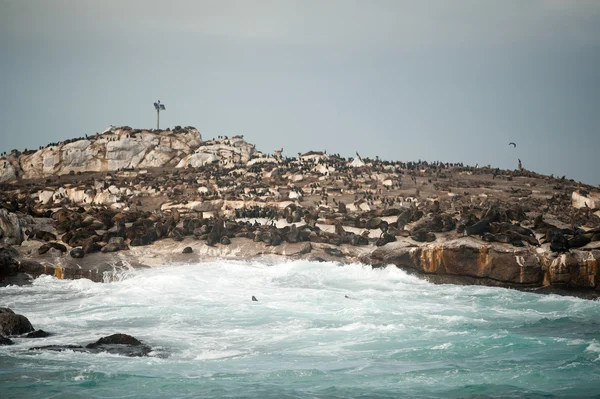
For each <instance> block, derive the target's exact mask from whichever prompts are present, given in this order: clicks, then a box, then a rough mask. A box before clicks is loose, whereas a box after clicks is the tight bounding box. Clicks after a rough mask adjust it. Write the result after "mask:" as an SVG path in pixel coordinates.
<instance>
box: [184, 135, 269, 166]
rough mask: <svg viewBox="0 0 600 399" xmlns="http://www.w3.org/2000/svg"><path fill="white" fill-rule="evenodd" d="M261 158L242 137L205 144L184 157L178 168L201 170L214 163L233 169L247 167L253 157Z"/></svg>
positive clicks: (253, 147) (206, 142) (252, 146)
mask: <svg viewBox="0 0 600 399" xmlns="http://www.w3.org/2000/svg"><path fill="white" fill-rule="evenodd" d="M260 156H262V154H261V153H260V152H259V151H256V148H255V146H254V145H253V144H249V143H247V142H246V141H245V140H244V138H243V137H242V136H234V137H232V138H227V139H219V140H211V141H205V142H203V143H202V145H201V146H200V147H198V149H197V150H196V151H195V152H194V153H193V154H190V155H188V156H186V157H184V158H183V159H182V160H181V161H180V162H179V163H178V164H177V167H178V168H185V167H188V166H189V167H193V168H199V167H201V166H205V165H209V164H212V163H220V164H221V165H222V166H224V167H233V166H234V165H236V164H238V165H246V164H247V163H248V162H249V161H250V160H251V159H252V158H253V157H260Z"/></svg>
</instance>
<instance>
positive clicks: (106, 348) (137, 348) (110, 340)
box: [29, 334, 152, 357]
mask: <svg viewBox="0 0 600 399" xmlns="http://www.w3.org/2000/svg"><path fill="white" fill-rule="evenodd" d="M29 350H50V351H56V352H63V351H66V350H70V351H73V352H87V353H111V354H113V355H121V356H127V357H142V356H148V354H149V353H150V352H151V351H152V348H151V347H150V346H148V345H146V344H144V343H142V342H140V341H139V340H138V339H137V338H135V337H132V336H131V335H127V334H113V335H109V336H108V337H102V338H100V339H99V340H98V341H96V342H93V343H90V344H87V345H86V346H85V347H84V346H81V345H46V346H36V347H33V348H30V349H29Z"/></svg>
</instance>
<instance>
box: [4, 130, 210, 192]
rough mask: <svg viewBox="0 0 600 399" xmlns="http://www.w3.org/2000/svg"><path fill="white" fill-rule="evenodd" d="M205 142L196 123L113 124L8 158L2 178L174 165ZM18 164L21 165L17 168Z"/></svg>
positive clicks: (30, 177) (28, 177)
mask: <svg viewBox="0 0 600 399" xmlns="http://www.w3.org/2000/svg"><path fill="white" fill-rule="evenodd" d="M201 143H202V137H201V136H200V133H199V132H198V130H196V129H195V128H192V127H188V128H184V129H179V130H177V131H166V130H161V131H136V132H135V133H133V131H132V130H130V129H124V128H115V127H111V128H110V129H107V130H106V131H105V133H103V134H98V135H94V136H90V137H87V138H85V139H84V138H82V139H79V140H75V141H72V142H70V143H64V144H63V143H59V144H58V145H52V146H48V147H46V148H42V149H41V150H38V151H35V152H34V153H31V154H27V155H21V156H20V157H19V158H18V162H14V163H13V164H12V165H11V164H10V163H9V162H7V163H6V165H7V166H6V167H5V168H2V169H0V181H11V180H14V179H16V178H17V175H19V176H21V177H23V178H25V179H32V178H41V177H46V176H52V175H64V174H68V173H69V172H75V173H76V172H112V171H116V170H118V169H134V168H139V167H143V168H155V167H173V166H175V165H177V163H178V162H179V161H180V160H181V159H182V158H183V157H185V156H187V155H188V154H191V153H193V152H194V151H195V150H196V149H197V148H198V147H199V146H200V144H201ZM15 165H19V166H17V167H18V168H20V169H19V170H16V169H15ZM0 166H1V165H0Z"/></svg>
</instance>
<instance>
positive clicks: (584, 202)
mask: <svg viewBox="0 0 600 399" xmlns="http://www.w3.org/2000/svg"><path fill="white" fill-rule="evenodd" d="M571 203H572V205H573V208H590V209H598V208H600V194H597V193H589V194H587V195H582V194H580V193H579V192H577V191H573V194H572V195H571Z"/></svg>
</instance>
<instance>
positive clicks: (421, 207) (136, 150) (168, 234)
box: [0, 126, 600, 298]
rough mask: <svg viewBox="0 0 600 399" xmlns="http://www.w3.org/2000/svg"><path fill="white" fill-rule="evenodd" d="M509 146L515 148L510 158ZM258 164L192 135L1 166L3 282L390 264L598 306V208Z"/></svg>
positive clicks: (482, 172)
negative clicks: (161, 270) (187, 268)
mask: <svg viewBox="0 0 600 399" xmlns="http://www.w3.org/2000/svg"><path fill="white" fill-rule="evenodd" d="M510 145H515V146H516V144H515V143H510ZM294 155H295V156H293V157H290V156H285V155H284V149H283V148H281V149H276V150H273V151H272V152H261V151H259V150H257V149H256V147H255V146H254V145H252V144H250V143H248V142H246V140H245V139H244V137H243V136H233V137H228V136H220V137H217V138H213V139H211V140H203V139H202V136H201V134H200V132H199V131H198V130H197V129H195V128H194V127H190V126H187V127H181V126H176V127H175V128H174V129H166V130H158V129H132V128H130V127H127V126H124V127H114V126H110V127H109V128H108V129H106V130H105V131H104V132H102V133H96V134H92V135H85V137H80V138H75V139H71V140H66V141H62V142H56V143H50V144H48V145H45V146H43V147H39V148H38V149H37V150H25V151H22V152H21V151H18V150H13V151H11V152H10V153H5V154H3V155H2V157H1V158H0V186H1V190H0V243H1V244H0V280H1V283H2V284H9V283H12V284H14V283H15V282H24V281H26V280H28V279H31V278H35V277H37V276H39V275H41V274H50V275H54V276H56V277H59V278H71V279H75V278H88V279H91V280H94V281H109V280H110V279H111V276H113V275H115V273H118V272H119V271H120V270H123V269H127V268H130V267H152V266H157V265H164V264H177V263H190V262H199V261H202V260H210V259H215V258H228V259H233V258H236V259H238V258H244V259H250V258H261V259H262V260H264V261H269V260H279V259H281V258H286V259H298V258H303V259H309V260H313V261H336V262H339V263H340V264H341V265H342V264H344V263H347V262H353V263H355V262H361V263H364V264H367V265H371V266H372V267H381V266H386V265H395V266H397V267H399V268H401V269H403V270H406V271H410V272H414V273H416V274H418V275H422V276H423V277H424V278H426V279H428V280H430V281H432V282H440V283H456V284H479V285H492V286H502V287H510V288H517V289H524V290H532V291H537V292H561V293H562V292H564V293H569V294H576V295H582V296H585V297H591V298H593V297H595V294H596V292H597V290H598V288H599V282H600V277H599V272H598V259H599V258H600V211H599V210H598V209H599V208H600V193H599V190H598V189H597V188H595V187H592V186H589V185H585V184H582V183H577V182H575V181H573V180H569V179H566V178H564V177H563V178H556V177H554V176H544V175H541V174H538V173H535V172H533V171H530V170H527V169H526V168H524V167H523V165H522V163H521V161H520V160H519V162H518V164H516V165H515V166H517V165H518V166H517V168H516V169H515V170H501V169H498V168H493V167H490V166H485V167H481V166H479V165H476V166H467V165H463V164H462V163H442V162H425V161H418V162H403V161H384V160H380V159H379V158H376V159H369V158H362V157H361V156H360V155H359V152H357V153H356V157H353V158H344V157H341V156H339V155H338V154H331V153H327V152H325V151H311V152H308V153H305V154H301V153H298V154H297V156H296V154H294Z"/></svg>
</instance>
